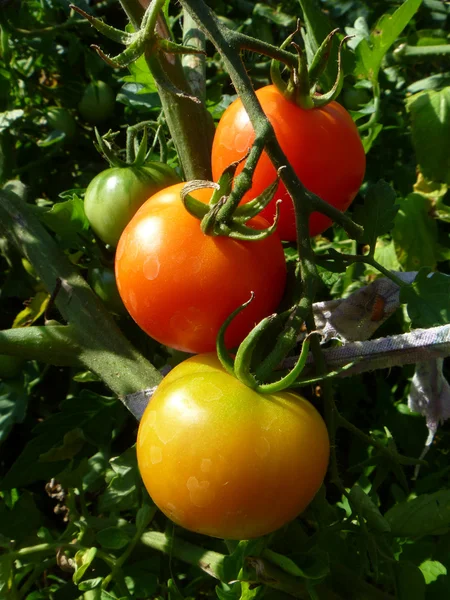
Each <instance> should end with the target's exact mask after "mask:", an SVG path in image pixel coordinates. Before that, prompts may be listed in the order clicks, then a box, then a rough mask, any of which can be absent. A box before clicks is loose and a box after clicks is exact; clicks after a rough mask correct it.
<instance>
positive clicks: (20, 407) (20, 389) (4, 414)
mask: <svg viewBox="0 0 450 600" xmlns="http://www.w3.org/2000/svg"><path fill="white" fill-rule="evenodd" d="M28 400H29V391H28V390H27V389H26V387H25V386H24V385H23V383H22V382H21V381H17V380H16V381H12V382H10V383H7V382H6V381H2V382H0V442H2V441H3V440H5V439H6V438H7V437H8V434H9V432H10V431H11V429H12V427H13V425H14V424H15V423H22V421H23V420H24V418H25V414H26V410H27V406H28Z"/></svg>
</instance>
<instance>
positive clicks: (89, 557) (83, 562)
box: [73, 548, 97, 584]
mask: <svg viewBox="0 0 450 600" xmlns="http://www.w3.org/2000/svg"><path fill="white" fill-rule="evenodd" d="M96 554H97V548H87V549H85V550H78V552H77V553H76V554H75V564H76V565H77V570H76V571H75V573H74V574H73V582H74V583H75V584H78V583H79V582H80V581H81V580H82V579H83V576H84V574H85V573H86V571H87V570H88V569H89V567H90V566H91V563H92V561H93V560H94V558H95V555H96Z"/></svg>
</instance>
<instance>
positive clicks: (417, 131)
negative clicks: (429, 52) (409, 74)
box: [406, 87, 450, 184]
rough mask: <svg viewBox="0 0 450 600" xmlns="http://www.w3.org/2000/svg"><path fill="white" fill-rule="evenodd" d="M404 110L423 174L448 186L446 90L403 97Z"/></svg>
mask: <svg viewBox="0 0 450 600" xmlns="http://www.w3.org/2000/svg"><path fill="white" fill-rule="evenodd" d="M406 107H407V109H408V111H409V113H410V117H411V127H412V136H413V143H414V148H415V150H416V156H417V160H418V163H419V165H420V168H421V170H422V172H423V174H424V175H425V177H427V178H428V179H431V180H432V181H439V182H444V183H449V184H450V87H446V88H444V89H443V90H441V91H439V92H436V91H434V90H429V91H426V92H420V93H419V94H415V95H414V96H411V97H410V98H407V100H406Z"/></svg>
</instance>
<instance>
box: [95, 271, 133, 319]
mask: <svg viewBox="0 0 450 600" xmlns="http://www.w3.org/2000/svg"><path fill="white" fill-rule="evenodd" d="M87 280H88V283H89V285H90V286H91V288H92V289H93V291H94V292H95V293H96V294H97V296H98V297H99V298H100V299H101V300H102V301H103V303H104V304H105V306H106V307H107V308H108V309H109V310H110V311H111V312H113V313H115V314H116V315H121V314H124V313H126V310H125V306H124V305H123V302H122V299H121V297H120V295H119V290H118V289H117V284H116V276H115V274H114V270H113V269H108V267H93V268H91V269H89V272H88V278H87Z"/></svg>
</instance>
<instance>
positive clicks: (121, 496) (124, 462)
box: [99, 447, 141, 512]
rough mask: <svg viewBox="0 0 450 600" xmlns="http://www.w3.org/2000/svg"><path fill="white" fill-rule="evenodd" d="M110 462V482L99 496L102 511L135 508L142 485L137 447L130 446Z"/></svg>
mask: <svg viewBox="0 0 450 600" xmlns="http://www.w3.org/2000/svg"><path fill="white" fill-rule="evenodd" d="M110 464H111V470H110V483H109V485H108V488H107V489H106V491H105V492H104V493H103V494H102V495H101V496H100V498H99V509H100V511H101V512H108V511H110V510H114V511H120V510H133V509H135V508H136V506H137V503H138V491H139V489H140V487H141V478H140V476H139V471H138V467H137V460H136V450H135V448H134V447H133V448H129V449H128V450H127V451H126V452H124V453H123V454H122V455H121V456H119V457H118V458H115V459H113V460H112V461H111V463H110Z"/></svg>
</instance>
